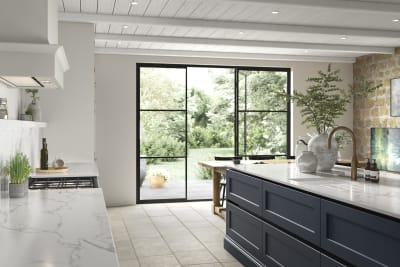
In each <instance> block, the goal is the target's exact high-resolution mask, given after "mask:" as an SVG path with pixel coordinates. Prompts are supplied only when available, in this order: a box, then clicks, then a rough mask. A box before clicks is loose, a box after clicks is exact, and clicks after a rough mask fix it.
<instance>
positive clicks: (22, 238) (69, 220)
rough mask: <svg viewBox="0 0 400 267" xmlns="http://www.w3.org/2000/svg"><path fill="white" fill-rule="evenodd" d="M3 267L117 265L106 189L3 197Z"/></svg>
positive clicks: (0, 259)
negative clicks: (105, 193)
mask: <svg viewBox="0 0 400 267" xmlns="http://www.w3.org/2000/svg"><path fill="white" fill-rule="evenodd" d="M0 266H2V267H28V266H29V267H45V266H57V267H64V266H65V267H66V266H73V267H89V266H96V267H102V266H104V267H117V266H119V265H118V261H117V256H116V252H115V246H114V242H113V238H112V235H111V229H110V226H109V223H108V217H107V211H106V207H105V203H104V197H103V192H102V190H101V189H100V188H90V189H89V188H87V189H86V188H85V189H61V190H30V191H29V193H28V195H27V196H26V197H24V198H14V199H4V198H2V199H0Z"/></svg>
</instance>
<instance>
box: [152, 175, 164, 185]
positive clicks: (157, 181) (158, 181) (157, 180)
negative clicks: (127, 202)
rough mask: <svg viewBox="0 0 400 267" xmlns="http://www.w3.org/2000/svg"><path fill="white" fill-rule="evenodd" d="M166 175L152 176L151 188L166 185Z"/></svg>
mask: <svg viewBox="0 0 400 267" xmlns="http://www.w3.org/2000/svg"><path fill="white" fill-rule="evenodd" d="M164 183H165V177H164V176H150V187H151V188H162V187H164Z"/></svg>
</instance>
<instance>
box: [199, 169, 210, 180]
mask: <svg viewBox="0 0 400 267" xmlns="http://www.w3.org/2000/svg"><path fill="white" fill-rule="evenodd" d="M197 177H199V178H200V179H201V180H211V179H212V173H211V169H210V168H206V167H202V166H200V167H199V168H198V174H197Z"/></svg>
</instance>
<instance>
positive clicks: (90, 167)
mask: <svg viewBox="0 0 400 267" xmlns="http://www.w3.org/2000/svg"><path fill="white" fill-rule="evenodd" d="M65 166H66V167H68V171H66V172H60V173H39V172H34V173H32V174H31V175H30V177H31V178H65V177H98V176H99V170H98V169H97V164H96V163H95V162H67V163H65Z"/></svg>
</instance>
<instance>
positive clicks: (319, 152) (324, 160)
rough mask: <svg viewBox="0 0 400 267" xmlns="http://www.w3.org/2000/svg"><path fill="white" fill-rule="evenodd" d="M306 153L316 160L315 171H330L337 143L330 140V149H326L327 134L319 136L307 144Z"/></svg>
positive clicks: (335, 155) (335, 157)
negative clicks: (310, 153)
mask: <svg viewBox="0 0 400 267" xmlns="http://www.w3.org/2000/svg"><path fill="white" fill-rule="evenodd" d="M308 151H311V152H313V153H314V155H315V156H316V157H317V159H318V164H317V171H330V170H332V168H333V166H334V165H335V162H336V159H337V143H336V141H335V140H334V139H332V146H331V149H328V134H319V135H316V136H314V137H312V138H311V140H310V142H308Z"/></svg>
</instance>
